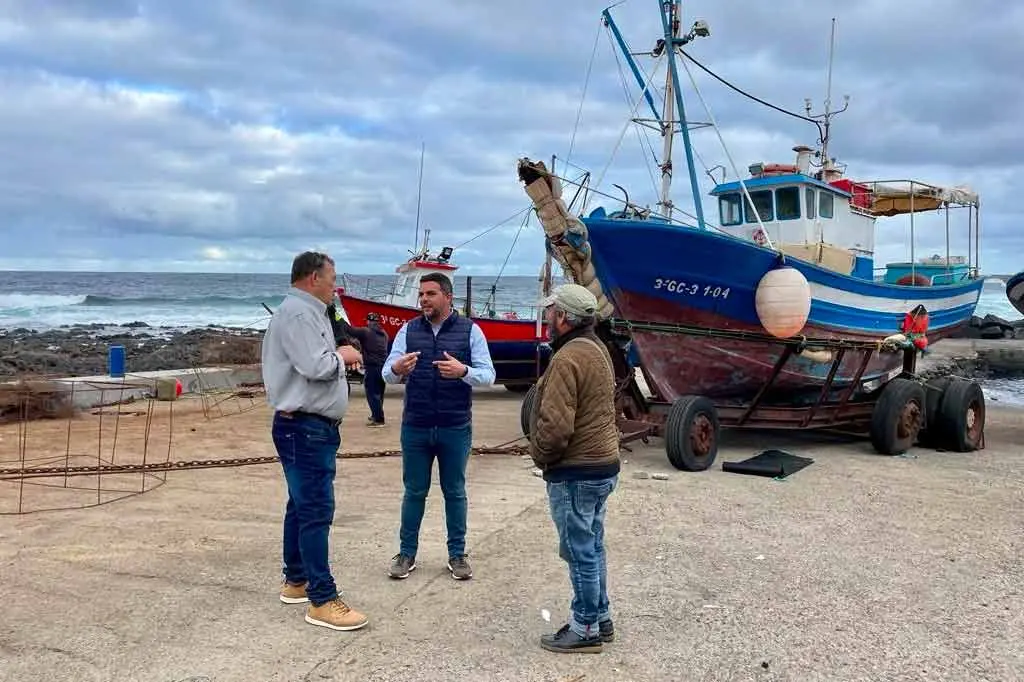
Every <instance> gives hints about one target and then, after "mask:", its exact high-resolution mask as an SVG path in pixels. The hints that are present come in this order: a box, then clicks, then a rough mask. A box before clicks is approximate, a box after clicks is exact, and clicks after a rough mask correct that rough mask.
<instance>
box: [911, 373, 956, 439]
mask: <svg viewBox="0 0 1024 682" xmlns="http://www.w3.org/2000/svg"><path fill="white" fill-rule="evenodd" d="M951 381H953V377H949V376H944V377H934V378H932V379H929V380H928V381H927V382H925V385H924V408H925V409H924V426H922V427H921V432H920V434H919V435H918V442H919V443H920V444H921V445H924V446H925V447H933V446H934V444H935V443H936V442H937V438H938V431H937V429H938V423H939V408H940V407H941V406H942V400H943V397H944V396H945V395H946V389H947V388H948V387H949V384H950V382H951Z"/></svg>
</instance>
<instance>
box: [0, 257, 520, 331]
mask: <svg viewBox="0 0 1024 682" xmlns="http://www.w3.org/2000/svg"><path fill="white" fill-rule="evenodd" d="M392 280H393V275H353V276H348V275H346V276H345V277H344V278H343V277H342V275H341V274H339V275H338V285H339V286H346V288H348V289H349V290H350V291H351V292H352V293H354V294H357V295H365V294H367V293H371V294H378V293H379V294H383V293H386V292H387V291H389V290H390V285H391V282H392ZM494 284H496V287H495V296H494V298H493V300H492V301H491V304H492V305H493V307H495V308H496V309H497V310H498V311H499V312H504V311H507V310H515V311H516V312H518V313H519V314H520V315H526V316H532V315H533V314H534V306H535V305H536V302H537V300H538V298H539V282H538V281H537V277H536V275H533V276H507V277H504V276H503V277H501V278H500V279H497V278H495V277H493V276H492V277H477V276H474V277H473V301H474V308H479V307H481V306H482V305H483V304H484V303H485V302H487V299H488V298H489V295H490V287H491V286H492V285H494ZM465 286H466V277H456V278H455V289H456V294H458V295H460V296H461V295H463V294H464V292H465ZM287 289H288V275H287V274H280V275H278V274H254V275H243V274H193V273H94V272H0V329H15V328H19V327H21V328H26V329H36V330H39V331H44V330H51V329H57V328H60V327H62V326H65V325H73V324H101V325H104V326H106V327H109V328H111V329H116V328H118V327H120V326H121V325H125V324H129V323H132V322H145V323H146V324H148V325H150V326H152V327H171V328H175V329H181V330H187V329H193V328H197V327H206V326H209V325H214V326H218V327H244V328H249V329H265V328H266V326H267V322H268V321H269V319H270V315H269V314H268V313H267V311H266V309H265V308H264V307H263V304H266V305H268V306H270V308H271V309H273V308H274V307H276V306H277V305H278V304H280V303H281V300H282V299H283V297H284V292H285V291H286V290H287ZM136 332H137V333H143V334H144V333H146V331H145V329H144V328H143V329H140V330H136Z"/></svg>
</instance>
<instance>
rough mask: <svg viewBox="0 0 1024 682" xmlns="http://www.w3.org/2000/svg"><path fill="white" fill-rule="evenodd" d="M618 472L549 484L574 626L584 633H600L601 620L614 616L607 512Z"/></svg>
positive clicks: (575, 630)
mask: <svg viewBox="0 0 1024 682" xmlns="http://www.w3.org/2000/svg"><path fill="white" fill-rule="evenodd" d="M618 478H619V477H618V476H612V477H611V478H603V479H599V480H594V481H563V482H557V483H550V482H549V483H548V484H547V487H548V503H549V505H550V508H551V519H552V520H553V521H554V522H555V529H556V530H557V531H558V555H559V556H560V557H562V559H563V560H564V561H565V563H566V564H568V565H569V580H570V582H571V583H572V589H573V600H572V604H571V609H572V615H571V617H570V618H569V627H570V628H571V629H572V631H573V632H575V633H576V634H578V635H579V636H580V637H598V636H599V631H598V623H600V622H601V621H603V620H607V619H609V618H611V611H610V605H609V603H608V567H607V564H606V561H605V550H604V517H605V512H606V511H607V509H608V506H607V502H608V496H609V495H611V493H612V491H613V490H615V486H616V484H617V482H618Z"/></svg>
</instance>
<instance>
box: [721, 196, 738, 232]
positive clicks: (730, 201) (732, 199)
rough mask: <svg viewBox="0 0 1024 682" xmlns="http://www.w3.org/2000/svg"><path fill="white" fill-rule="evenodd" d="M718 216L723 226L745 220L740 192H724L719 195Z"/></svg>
mask: <svg viewBox="0 0 1024 682" xmlns="http://www.w3.org/2000/svg"><path fill="white" fill-rule="evenodd" d="M718 217H719V222H720V223H721V224H722V225H723V226H728V225H739V224H740V223H742V222H743V217H742V216H741V215H740V195H739V194H723V195H722V196H720V197H718Z"/></svg>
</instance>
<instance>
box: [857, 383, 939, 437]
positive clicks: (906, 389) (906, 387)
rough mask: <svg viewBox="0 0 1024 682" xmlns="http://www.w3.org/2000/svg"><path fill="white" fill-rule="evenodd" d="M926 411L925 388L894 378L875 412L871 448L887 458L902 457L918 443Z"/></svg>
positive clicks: (877, 404)
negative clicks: (887, 456) (890, 456)
mask: <svg viewBox="0 0 1024 682" xmlns="http://www.w3.org/2000/svg"><path fill="white" fill-rule="evenodd" d="M926 409H927V407H926V401H925V391H924V386H922V385H921V384H920V383H918V382H917V381H914V380H912V379H904V378H902V377H899V378H896V379H893V380H892V381H890V382H889V383H888V384H886V385H885V387H884V388H882V395H881V396H879V398H878V402H877V403H875V408H874V410H873V411H872V413H871V445H873V446H874V448H875V450H876V451H877V452H878V453H880V454H883V455H902V454H903V453H904V452H906V451H907V450H909V449H910V448H911V447H913V445H914V443H915V442H916V441H917V436H918V434H919V433H920V431H921V426H922V425H923V424H924V420H925V410H926Z"/></svg>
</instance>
